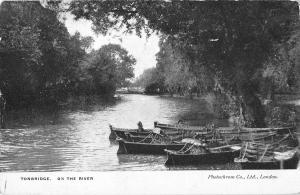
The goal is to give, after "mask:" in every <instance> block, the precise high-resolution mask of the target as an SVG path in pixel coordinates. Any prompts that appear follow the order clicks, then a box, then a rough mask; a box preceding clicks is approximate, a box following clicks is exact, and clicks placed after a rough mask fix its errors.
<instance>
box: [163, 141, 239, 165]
mask: <svg viewBox="0 0 300 195" xmlns="http://www.w3.org/2000/svg"><path fill="white" fill-rule="evenodd" d="M182 142H184V143H186V144H185V146H184V147H182V148H181V149H180V150H177V151H175V150H168V149H167V150H165V152H166V153H167V157H168V158H167V161H166V162H165V165H166V166H174V165H201V164H222V163H228V162H233V161H234V158H235V157H238V156H239V154H240V149H241V147H240V146H239V144H233V145H222V146H217V147H213V145H215V144H220V143H221V142H217V143H208V142H206V143H204V142H201V141H199V140H195V139H185V140H182Z"/></svg>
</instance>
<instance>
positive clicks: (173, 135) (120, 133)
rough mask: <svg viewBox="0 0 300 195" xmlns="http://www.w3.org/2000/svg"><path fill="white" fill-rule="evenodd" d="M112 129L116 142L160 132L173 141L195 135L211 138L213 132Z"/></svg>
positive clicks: (111, 135) (111, 138) (112, 137)
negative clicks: (129, 137)
mask: <svg viewBox="0 0 300 195" xmlns="http://www.w3.org/2000/svg"><path fill="white" fill-rule="evenodd" d="M109 128H110V131H111V133H110V136H109V139H110V140H115V139H116V138H123V139H127V138H128V136H131V137H132V136H137V137H146V136H148V135H149V134H151V133H152V132H158V131H160V132H161V133H162V134H164V135H166V136H168V137H169V138H170V139H172V140H181V139H184V138H187V137H193V136H195V135H197V136H204V137H209V136H211V132H208V131H202V132H192V131H190V132H187V131H182V130H174V129H161V128H158V127H156V128H154V129H144V130H140V129H125V128H116V127H113V126H112V125H109Z"/></svg>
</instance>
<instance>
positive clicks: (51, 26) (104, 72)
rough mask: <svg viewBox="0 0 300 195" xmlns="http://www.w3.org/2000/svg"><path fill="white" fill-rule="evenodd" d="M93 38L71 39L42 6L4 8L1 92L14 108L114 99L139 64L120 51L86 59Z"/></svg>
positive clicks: (0, 14)
mask: <svg viewBox="0 0 300 195" xmlns="http://www.w3.org/2000/svg"><path fill="white" fill-rule="evenodd" d="M92 43H93V39H92V37H82V36H81V35H80V34H79V33H78V32H77V33H75V34H74V35H70V34H69V32H68V30H67V28H66V27H65V25H64V23H63V22H61V21H60V20H59V16H58V13H57V12H56V11H54V10H52V9H48V8H47V7H43V6H41V4H40V3H39V2H3V3H2V4H1V7H0V89H1V91H2V93H3V94H4V95H5V98H6V99H7V103H8V105H9V106H10V107H13V108H17V107H22V106H26V105H28V106H31V105H32V104H39V105H40V104H48V105H49V104H50V105H51V104H56V103H58V102H59V101H64V100H66V99H67V98H68V97H70V96H75V95H76V96H78V95H93V94H98V95H113V93H114V90H115V88H116V87H117V86H123V85H125V83H126V79H127V78H131V77H133V65H134V64H135V59H134V58H133V57H132V56H130V55H129V54H128V53H127V51H126V50H124V49H123V48H121V47H120V46H118V45H106V46H103V47H102V48H100V49H99V50H98V51H93V52H91V53H87V51H88V50H90V49H91V44H92Z"/></svg>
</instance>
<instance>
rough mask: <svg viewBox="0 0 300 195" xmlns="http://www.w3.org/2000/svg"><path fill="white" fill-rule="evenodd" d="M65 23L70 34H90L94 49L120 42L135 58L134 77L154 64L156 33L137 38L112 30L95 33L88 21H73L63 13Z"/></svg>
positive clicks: (156, 46)
mask: <svg viewBox="0 0 300 195" xmlns="http://www.w3.org/2000/svg"><path fill="white" fill-rule="evenodd" d="M65 25H66V27H67V29H68V31H69V33H70V34H71V35H73V34H74V33H75V32H76V31H78V32H80V34H81V35H82V36H92V37H93V38H94V40H95V42H94V44H93V48H94V49H99V48H100V47H101V46H103V45H106V44H109V43H114V44H120V45H121V46H122V47H123V48H125V49H126V50H127V51H128V52H129V54H131V55H133V56H134V58H135V59H136V65H135V69H134V73H135V78H136V77H138V76H139V75H141V74H142V73H143V71H144V70H145V69H147V68H151V67H154V66H155V65H156V59H155V54H156V53H157V52H158V51H159V47H158V41H159V38H158V36H157V35H156V34H153V35H151V36H150V37H149V38H146V37H145V36H144V37H142V38H139V37H138V36H136V35H135V34H131V35H130V34H122V33H121V32H117V31H113V32H112V34H111V35H110V36H103V35H96V34H95V33H94V32H93V31H92V29H91V26H92V23H91V22H90V21H88V20H83V19H81V20H78V21H75V20H74V19H73V16H72V15H71V14H69V13H67V14H66V15H65Z"/></svg>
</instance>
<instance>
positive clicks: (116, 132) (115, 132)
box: [109, 125, 152, 140]
mask: <svg viewBox="0 0 300 195" xmlns="http://www.w3.org/2000/svg"><path fill="white" fill-rule="evenodd" d="M109 129H110V135H109V139H110V140H115V139H116V138H117V137H120V138H126V137H127V136H126V133H134V134H136V133H138V134H139V136H147V135H149V134H150V133H151V132H152V129H145V130H144V131H139V129H126V128H116V127H113V126H112V125H109Z"/></svg>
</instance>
